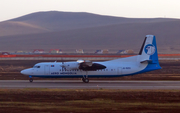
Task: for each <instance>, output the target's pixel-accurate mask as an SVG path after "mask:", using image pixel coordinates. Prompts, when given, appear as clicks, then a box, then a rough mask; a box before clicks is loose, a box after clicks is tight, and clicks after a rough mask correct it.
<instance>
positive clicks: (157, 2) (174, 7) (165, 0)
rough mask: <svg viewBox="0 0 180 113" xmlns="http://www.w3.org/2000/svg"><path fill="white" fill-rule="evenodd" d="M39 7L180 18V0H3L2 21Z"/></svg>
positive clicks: (143, 16)
mask: <svg viewBox="0 0 180 113" xmlns="http://www.w3.org/2000/svg"><path fill="white" fill-rule="evenodd" d="M38 11H70V12H89V13H96V14H102V15H112V16H120V17H133V18H134V17H135V18H149V17H150V18H154V17H166V18H180V0H0V14H1V15H0V21H4V20H8V19H12V18H15V17H19V16H22V15H25V14H29V13H32V12H38Z"/></svg>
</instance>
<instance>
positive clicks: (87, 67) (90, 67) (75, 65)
mask: <svg viewBox="0 0 180 113" xmlns="http://www.w3.org/2000/svg"><path fill="white" fill-rule="evenodd" d="M61 67H64V68H66V69H68V70H73V69H80V70H83V71H96V70H99V69H105V68H106V66H104V65H102V64H99V63H93V62H91V61H89V60H86V61H84V60H78V61H77V62H64V63H63V64H62V65H61Z"/></svg>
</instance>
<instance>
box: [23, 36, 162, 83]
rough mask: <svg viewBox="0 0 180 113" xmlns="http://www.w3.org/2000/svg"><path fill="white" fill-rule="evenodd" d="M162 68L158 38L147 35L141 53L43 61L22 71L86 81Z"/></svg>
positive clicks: (36, 75) (33, 75)
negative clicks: (100, 59) (101, 59)
mask: <svg viewBox="0 0 180 113" xmlns="http://www.w3.org/2000/svg"><path fill="white" fill-rule="evenodd" d="M157 69H161V67H160V65H159V61H158V53H157V46H156V38H155V36H154V35H146V37H145V40H144V42H143V45H142V47H141V50H140V52H139V55H136V56H132V57H127V58H119V59H115V60H110V61H104V62H91V61H84V60H78V61H75V62H42V63H37V64H35V65H34V67H33V68H29V69H25V70H22V71H21V73H22V74H24V75H28V76H29V78H30V79H29V81H30V82H33V78H32V77H45V78H82V81H83V82H85V83H88V82H89V79H88V78H90V77H121V76H128V75H134V74H139V73H144V72H148V71H153V70H157Z"/></svg>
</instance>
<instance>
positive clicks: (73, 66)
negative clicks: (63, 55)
mask: <svg viewBox="0 0 180 113" xmlns="http://www.w3.org/2000/svg"><path fill="white" fill-rule="evenodd" d="M62 67H64V68H66V69H67V70H74V69H79V63H78V62H66V63H64V64H62Z"/></svg>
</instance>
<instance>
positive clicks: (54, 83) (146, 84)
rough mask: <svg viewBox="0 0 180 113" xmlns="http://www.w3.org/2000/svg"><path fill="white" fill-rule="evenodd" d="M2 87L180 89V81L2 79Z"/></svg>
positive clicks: (0, 83)
mask: <svg viewBox="0 0 180 113" xmlns="http://www.w3.org/2000/svg"><path fill="white" fill-rule="evenodd" d="M0 88H8V89H9V88H10V89H18V88H60V89H100V88H103V89H180V81H104V80H90V82H89V83H83V82H82V81H80V80H34V81H33V83H30V82H29V81H28V80H0Z"/></svg>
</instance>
